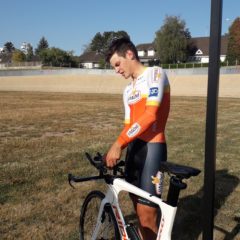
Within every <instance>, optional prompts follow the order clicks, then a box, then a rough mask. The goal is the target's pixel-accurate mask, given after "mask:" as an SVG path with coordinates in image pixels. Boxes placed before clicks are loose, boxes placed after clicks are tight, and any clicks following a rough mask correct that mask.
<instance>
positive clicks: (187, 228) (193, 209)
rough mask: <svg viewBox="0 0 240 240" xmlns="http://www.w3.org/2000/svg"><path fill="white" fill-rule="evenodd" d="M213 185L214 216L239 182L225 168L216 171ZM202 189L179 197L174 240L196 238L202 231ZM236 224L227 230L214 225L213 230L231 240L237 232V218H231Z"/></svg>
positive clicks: (193, 239) (194, 239) (224, 239)
mask: <svg viewBox="0 0 240 240" xmlns="http://www.w3.org/2000/svg"><path fill="white" fill-rule="evenodd" d="M215 177H216V187H215V211H214V215H215V216H216V215H217V213H218V211H219V210H220V208H221V206H222V205H224V203H225V201H226V200H227V198H228V196H230V195H231V193H232V192H233V191H234V189H235V188H236V187H237V185H238V184H239V179H238V178H237V177H236V176H233V175H230V174H229V173H228V171H227V170H226V169H224V170H218V171H216V175H215ZM202 196H203V189H200V190H199V191H198V192H197V193H196V194H195V195H191V196H187V197H185V198H182V199H180V201H179V204H178V210H177V215H176V219H175V223H174V227H173V235H172V239H175V240H186V239H188V240H197V239H199V236H200V234H201V233H202V230H203V229H202V226H203V219H202V217H203V216H202V213H203V209H202V207H204V206H202ZM233 221H235V222H236V226H234V227H233V229H232V230H231V231H230V232H229V231H227V230H226V229H222V228H220V227H217V226H214V228H215V230H217V231H220V232H222V233H223V234H224V235H225V237H224V238H223V240H233V239H235V237H236V236H237V234H238V233H239V218H235V219H233Z"/></svg>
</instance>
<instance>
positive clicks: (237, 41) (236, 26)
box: [226, 17, 240, 65]
mask: <svg viewBox="0 0 240 240" xmlns="http://www.w3.org/2000/svg"><path fill="white" fill-rule="evenodd" d="M226 60H227V61H228V63H229V64H230V65H234V64H236V61H237V62H238V64H240V17H238V18H236V19H235V20H234V22H233V23H232V25H231V26H230V28H229V35H228V47H227V57H226Z"/></svg>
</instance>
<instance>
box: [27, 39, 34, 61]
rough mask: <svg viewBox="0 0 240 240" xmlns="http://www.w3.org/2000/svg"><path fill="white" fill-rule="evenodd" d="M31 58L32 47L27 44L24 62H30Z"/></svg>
mask: <svg viewBox="0 0 240 240" xmlns="http://www.w3.org/2000/svg"><path fill="white" fill-rule="evenodd" d="M33 56H34V54H33V47H32V45H31V44H29V43H28V44H27V53H26V60H27V61H32V59H33Z"/></svg>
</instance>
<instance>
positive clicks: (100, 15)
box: [0, 0, 240, 55]
mask: <svg viewBox="0 0 240 240" xmlns="http://www.w3.org/2000/svg"><path fill="white" fill-rule="evenodd" d="M210 6H211V0H201V1H197V0H167V1H162V0H148V1H146V0H121V1H114V0H0V8H1V12H0V47H3V45H4V44H5V43H6V42H8V41H11V42H12V43H13V44H14V46H15V47H16V48H20V46H21V43H22V42H29V43H31V44H32V45H33V48H36V47H37V44H38V42H39V40H40V38H41V37H42V36H44V37H45V38H46V39H47V40H48V43H49V46H50V47H53V46H54V47H59V48H61V49H63V50H66V51H71V50H73V51H74V54H76V55H79V54H81V53H82V51H83V49H84V46H85V45H87V44H89V43H90V42H91V40H92V38H93V37H94V36H95V34H96V33H97V32H100V33H103V32H105V31H120V30H124V31H126V32H127V33H128V34H129V35H130V37H131V39H132V41H133V42H134V43H135V44H140V43H150V42H152V41H153V40H154V38H155V33H156V31H158V30H159V29H160V28H161V26H162V25H163V23H164V19H165V17H166V16H167V15H168V16H179V17H180V18H181V19H183V20H185V22H186V27H187V28H188V29H189V31H190V33H191V35H192V37H200V36H209V29H210ZM239 16H240V0H223V17H222V19H223V21H222V34H224V33H226V32H227V31H228V27H229V26H230V24H231V22H232V21H233V20H234V19H235V18H236V17H239Z"/></svg>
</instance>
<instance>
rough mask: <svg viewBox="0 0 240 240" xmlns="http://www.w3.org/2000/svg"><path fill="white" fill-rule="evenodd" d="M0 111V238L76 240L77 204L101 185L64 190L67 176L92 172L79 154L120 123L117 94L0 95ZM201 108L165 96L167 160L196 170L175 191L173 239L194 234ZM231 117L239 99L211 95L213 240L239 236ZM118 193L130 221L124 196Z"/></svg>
mask: <svg viewBox="0 0 240 240" xmlns="http://www.w3.org/2000/svg"><path fill="white" fill-rule="evenodd" d="M0 113H1V114H0V163H1V164H0V215H1V218H0V239H78V221H79V209H80V206H81V203H82V201H83V199H84V197H85V196H86V194H87V192H88V191H90V190H91V189H94V188H100V189H102V188H103V186H102V185H101V184H99V183H97V182H88V183H82V184H79V185H76V189H72V188H71V187H70V186H69V185H68V182H67V174H68V173H69V172H72V173H74V174H76V175H81V176H87V175H94V174H95V170H93V169H92V168H91V166H90V165H89V164H88V163H87V161H86V160H85V158H84V152H85V151H89V152H90V153H95V152H96V151H99V152H105V151H106V150H107V149H108V147H109V146H110V144H111V143H112V141H114V140H115V138H116V136H117V135H118V133H119V132H120V130H121V127H122V123H123V107H122V96H120V95H106V94H105V95H103V94H102V95H101V94H70V93H68V94H67V93H66V94H65V93H30V92H0ZM205 113H206V99H205V98H200V97H199V98H197V97H196V98H193V97H191V98H190V97H173V98H172V102H171V112H170V116H169V121H168V125H167V129H166V134H167V141H168V158H169V160H170V161H173V162H176V163H180V164H185V165H190V166H193V167H197V168H200V169H201V170H202V173H201V174H200V175H199V176H198V177H195V178H193V179H190V180H187V183H188V188H187V189H186V190H184V191H182V192H181V196H180V201H179V208H178V212H177V218H176V221H175V225H174V229H173V240H175V239H176V240H178V239H184V240H191V239H201V232H202V212H203V211H202V207H204V206H202V196H203V176H204V173H203V166H204V149H205V147H204V144H205V118H206V114H205ZM239 119H240V99H230V98H224V99H219V107H218V134H217V140H218V142H217V159H216V199H215V224H214V225H215V227H214V234H215V239H217V240H221V239H222V240H227V239H229V240H230V239H240V237H239V235H238V236H237V233H239V218H240V208H239V192H240V188H239V176H240V164H239V159H240V158H239V155H240V150H239V149H240V147H239V145H240V137H239V133H240V124H239ZM166 179H167V177H166ZM166 189H167V185H166ZM121 198H122V199H123V200H122V203H121V204H122V206H123V208H124V209H125V212H126V215H127V217H128V218H130V216H131V215H132V212H129V211H128V209H131V207H130V202H129V200H128V197H127V194H125V193H123V196H121Z"/></svg>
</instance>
